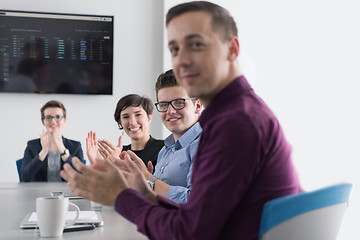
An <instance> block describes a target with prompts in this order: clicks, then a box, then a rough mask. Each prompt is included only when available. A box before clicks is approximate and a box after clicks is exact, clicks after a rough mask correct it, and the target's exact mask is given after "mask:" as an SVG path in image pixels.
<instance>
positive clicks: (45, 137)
mask: <svg viewBox="0 0 360 240" xmlns="http://www.w3.org/2000/svg"><path fill="white" fill-rule="evenodd" d="M40 144H41V148H42V149H41V151H40V152H39V159H40V161H43V160H44V159H45V157H46V156H47V154H48V152H49V149H50V142H49V133H48V132H47V131H45V130H43V131H42V133H41V134H40Z"/></svg>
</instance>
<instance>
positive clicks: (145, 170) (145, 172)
mask: <svg viewBox="0 0 360 240" xmlns="http://www.w3.org/2000/svg"><path fill="white" fill-rule="evenodd" d="M126 153H127V154H129V155H130V158H131V159H132V161H133V162H134V163H135V165H136V166H137V167H138V168H139V169H140V171H141V172H142V174H143V175H144V177H145V178H146V179H149V178H151V176H152V173H150V171H149V170H148V168H147V167H146V166H145V164H144V162H143V161H142V160H141V158H139V157H138V156H137V155H136V154H135V153H134V152H133V151H131V150H128V151H127V152H126ZM148 164H149V163H148ZM151 166H152V164H151Z"/></svg>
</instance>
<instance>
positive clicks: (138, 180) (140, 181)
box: [122, 150, 158, 203]
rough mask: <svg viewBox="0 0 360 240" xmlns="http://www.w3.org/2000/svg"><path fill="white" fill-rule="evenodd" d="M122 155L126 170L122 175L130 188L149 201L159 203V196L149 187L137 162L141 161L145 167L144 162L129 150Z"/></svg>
mask: <svg viewBox="0 0 360 240" xmlns="http://www.w3.org/2000/svg"><path fill="white" fill-rule="evenodd" d="M122 155H123V157H124V159H123V160H122V161H123V162H124V165H125V167H124V168H123V169H126V170H125V171H124V170H123V171H122V174H123V176H124V177H125V179H126V181H127V183H128V186H129V187H130V188H132V189H134V190H135V191H138V192H139V193H141V194H142V195H144V196H145V197H146V198H147V199H148V200H150V201H152V202H153V203H157V202H158V200H157V194H156V193H155V192H154V191H152V190H151V189H150V187H149V185H148V184H147V183H146V179H145V177H144V175H143V173H142V171H141V170H140V168H139V167H138V163H137V162H139V161H141V163H142V166H145V165H144V163H143V162H142V160H141V159H140V158H139V157H137V156H136V154H135V153H133V152H132V151H130V150H128V151H127V152H122ZM133 157H136V158H137V159H133ZM134 160H135V161H134ZM140 166H141V165H140ZM145 169H146V167H145Z"/></svg>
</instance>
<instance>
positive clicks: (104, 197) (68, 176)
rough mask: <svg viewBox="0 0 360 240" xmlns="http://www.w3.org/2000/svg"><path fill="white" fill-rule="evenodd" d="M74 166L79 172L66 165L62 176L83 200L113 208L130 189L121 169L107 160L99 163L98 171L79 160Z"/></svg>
mask: <svg viewBox="0 0 360 240" xmlns="http://www.w3.org/2000/svg"><path fill="white" fill-rule="evenodd" d="M73 165H74V167H75V168H76V169H77V170H78V171H79V172H77V171H75V170H74V169H73V168H72V167H71V166H70V165H69V164H65V165H64V170H62V171H61V172H60V176H61V177H62V178H63V179H65V180H66V181H67V182H68V185H69V188H70V189H71V191H73V192H74V193H75V194H76V195H78V196H80V197H82V198H86V199H89V200H92V201H95V202H98V203H101V204H103V205H108V206H113V205H114V202H115V199H116V197H117V196H118V195H119V194H120V193H121V192H122V191H124V190H125V189H127V188H128V184H127V182H126V180H125V178H124V176H123V174H122V173H121V171H120V169H118V168H117V167H116V166H115V165H113V164H112V163H110V162H109V161H107V160H105V161H99V162H98V164H97V166H98V168H97V169H95V168H93V167H89V166H85V165H84V164H83V163H82V162H81V161H79V160H78V159H75V160H73Z"/></svg>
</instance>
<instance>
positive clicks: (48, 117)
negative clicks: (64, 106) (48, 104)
mask: <svg viewBox="0 0 360 240" xmlns="http://www.w3.org/2000/svg"><path fill="white" fill-rule="evenodd" d="M53 118H55V120H56V121H57V122H59V121H60V120H61V119H63V118H64V116H63V115H55V116H51V115H46V116H44V117H43V120H45V121H47V122H51V121H52V120H53Z"/></svg>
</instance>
